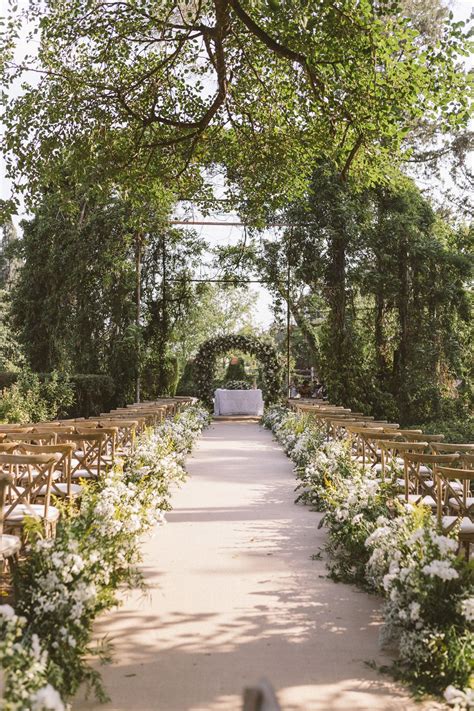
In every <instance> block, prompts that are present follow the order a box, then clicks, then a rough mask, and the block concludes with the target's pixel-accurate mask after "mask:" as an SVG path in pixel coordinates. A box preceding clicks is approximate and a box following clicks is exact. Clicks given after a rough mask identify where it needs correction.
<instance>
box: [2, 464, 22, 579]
mask: <svg viewBox="0 0 474 711" xmlns="http://www.w3.org/2000/svg"><path fill="white" fill-rule="evenodd" d="M12 481H13V477H12V475H11V474H10V473H9V472H7V471H1V470H0V573H2V574H3V573H5V566H6V564H7V563H8V562H11V561H12V560H13V561H14V560H16V557H17V555H18V553H19V551H20V548H21V540H20V538H19V537H18V536H12V535H8V534H6V533H3V521H4V512H5V501H6V493H7V489H8V488H9V487H10V486H11V484H12Z"/></svg>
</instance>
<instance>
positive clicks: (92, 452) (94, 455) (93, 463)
mask: <svg viewBox="0 0 474 711" xmlns="http://www.w3.org/2000/svg"><path fill="white" fill-rule="evenodd" d="M106 437H107V435H106V434H105V433H104V432H101V431H100V430H99V429H94V430H87V431H85V432H82V433H79V432H68V433H66V434H59V435H58V443H59V444H61V443H63V444H73V445H74V453H73V461H72V465H71V477H74V475H75V474H76V475H77V476H79V474H80V472H84V476H85V478H88V477H91V478H93V479H96V478H98V477H99V476H100V474H101V468H102V452H103V446H104V441H105V439H106Z"/></svg>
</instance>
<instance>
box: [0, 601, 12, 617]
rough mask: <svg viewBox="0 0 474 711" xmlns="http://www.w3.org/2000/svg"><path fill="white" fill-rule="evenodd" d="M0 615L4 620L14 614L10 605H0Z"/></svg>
mask: <svg viewBox="0 0 474 711" xmlns="http://www.w3.org/2000/svg"><path fill="white" fill-rule="evenodd" d="M0 616H1V617H4V618H5V619H6V620H11V619H13V618H14V617H15V616H16V615H15V610H14V609H13V607H12V606H11V605H0Z"/></svg>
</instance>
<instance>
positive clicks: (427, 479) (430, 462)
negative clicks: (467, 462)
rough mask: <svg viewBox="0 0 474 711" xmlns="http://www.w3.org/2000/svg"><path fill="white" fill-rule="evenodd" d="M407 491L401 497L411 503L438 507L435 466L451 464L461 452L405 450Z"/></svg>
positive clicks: (433, 507)
mask: <svg viewBox="0 0 474 711" xmlns="http://www.w3.org/2000/svg"><path fill="white" fill-rule="evenodd" d="M403 459H404V478H405V491H404V493H403V494H402V495H400V497H399V498H400V499H402V500H403V501H406V502H407V503H411V504H418V503H422V504H424V505H425V506H429V507H430V508H432V509H433V510H435V509H436V508H437V494H438V492H437V486H436V481H435V478H434V467H435V466H443V465H444V466H449V465H451V464H454V463H455V462H457V460H458V459H459V454H455V453H454V454H432V453H430V451H429V450H427V451H425V452H405V453H404V455H403Z"/></svg>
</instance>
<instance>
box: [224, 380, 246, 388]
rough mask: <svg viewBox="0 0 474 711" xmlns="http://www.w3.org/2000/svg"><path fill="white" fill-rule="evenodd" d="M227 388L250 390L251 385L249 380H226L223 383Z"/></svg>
mask: <svg viewBox="0 0 474 711" xmlns="http://www.w3.org/2000/svg"><path fill="white" fill-rule="evenodd" d="M221 387H223V388H225V390H250V389H251V385H250V383H249V382H248V380H225V381H224V382H223V383H222V386H221Z"/></svg>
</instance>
